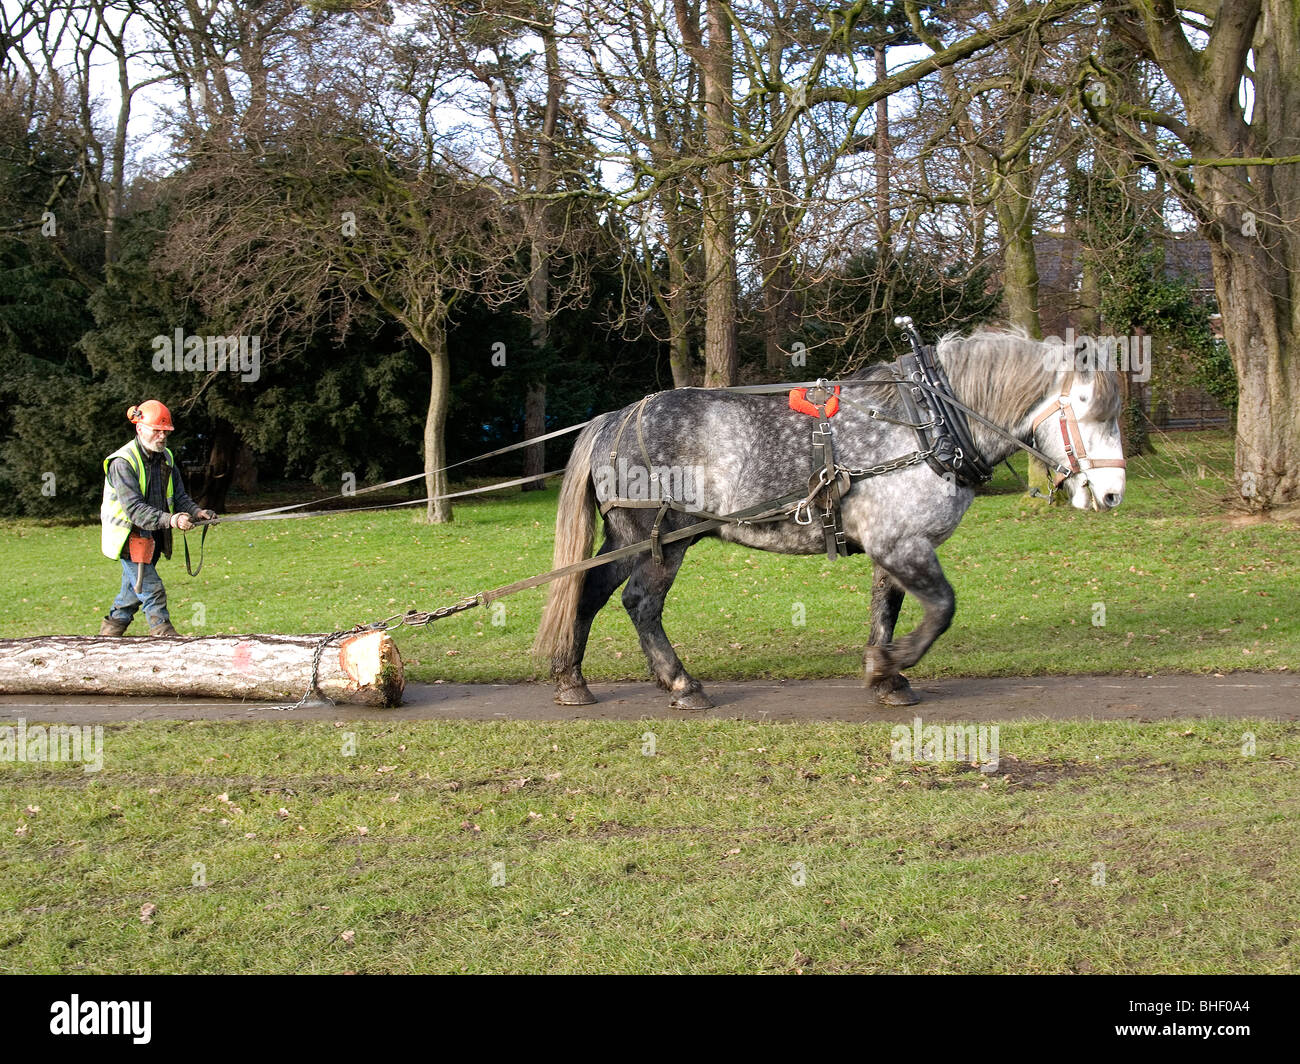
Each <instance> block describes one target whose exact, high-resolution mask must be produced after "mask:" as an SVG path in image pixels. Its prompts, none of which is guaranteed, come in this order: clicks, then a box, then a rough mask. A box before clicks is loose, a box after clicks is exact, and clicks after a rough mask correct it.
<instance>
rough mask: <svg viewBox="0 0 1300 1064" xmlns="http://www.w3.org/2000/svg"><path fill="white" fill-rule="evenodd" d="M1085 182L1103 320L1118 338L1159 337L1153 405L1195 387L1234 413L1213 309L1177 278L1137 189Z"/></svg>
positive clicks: (1232, 385) (1231, 380)
mask: <svg viewBox="0 0 1300 1064" xmlns="http://www.w3.org/2000/svg"><path fill="white" fill-rule="evenodd" d="M1081 179H1082V180H1084V181H1086V182H1087V188H1086V189H1085V190H1083V191H1084V202H1085V203H1086V204H1087V211H1086V223H1087V227H1088V232H1089V237H1088V240H1089V243H1090V244H1091V246H1092V247H1094V248H1097V249H1100V253H1099V254H1098V260H1097V261H1098V267H1099V271H1100V280H1101V316H1102V320H1103V321H1104V322H1105V323H1106V326H1107V327H1108V328H1109V329H1111V330H1113V331H1114V332H1116V333H1118V334H1133V333H1134V332H1136V331H1137V330H1139V329H1140V330H1142V331H1143V332H1144V333H1146V334H1148V335H1150V336H1151V337H1152V351H1153V358H1152V362H1153V365H1152V376H1151V389H1152V395H1153V398H1156V399H1158V398H1159V397H1160V395H1161V393H1163V392H1166V391H1168V390H1169V389H1170V388H1171V387H1173V386H1175V385H1187V384H1192V385H1196V386H1198V387H1201V388H1204V389H1205V390H1206V391H1207V392H1209V393H1210V394H1211V395H1213V396H1214V397H1215V398H1216V399H1218V400H1219V401H1220V402H1221V403H1223V404H1224V406H1226V407H1228V409H1229V410H1232V409H1234V408H1235V407H1236V405H1237V378H1236V374H1235V372H1234V371H1233V368H1232V363H1231V360H1230V359H1229V358H1228V355H1227V350H1226V347H1225V345H1224V344H1223V343H1222V342H1221V341H1218V340H1216V339H1215V337H1214V333H1213V330H1212V329H1211V327H1210V317H1211V315H1212V314H1213V313H1214V312H1215V310H1216V307H1215V305H1214V302H1213V301H1210V300H1204V299H1201V298H1200V297H1199V296H1198V295H1197V294H1196V293H1195V292H1194V291H1193V279H1192V278H1189V277H1185V276H1175V275H1172V274H1171V273H1170V271H1169V269H1168V267H1167V264H1166V256H1165V252H1164V248H1163V247H1162V245H1161V243H1160V242H1159V241H1158V240H1157V239H1156V237H1155V235H1154V234H1153V233H1152V231H1151V229H1150V228H1148V227H1147V226H1146V225H1144V224H1142V223H1141V222H1140V220H1139V218H1138V215H1137V210H1136V207H1135V199H1136V197H1135V195H1134V194H1133V192H1132V190H1131V188H1130V187H1128V186H1127V185H1125V184H1121V183H1120V181H1119V180H1118V179H1113V178H1112V179H1108V178H1102V177H1098V176H1095V175H1092V174H1084V175H1083V176H1082V178H1081Z"/></svg>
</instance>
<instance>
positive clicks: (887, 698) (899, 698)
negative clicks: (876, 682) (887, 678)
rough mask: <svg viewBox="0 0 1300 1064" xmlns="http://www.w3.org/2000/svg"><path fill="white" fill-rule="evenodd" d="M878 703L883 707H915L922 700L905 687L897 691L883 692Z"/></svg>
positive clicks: (878, 697) (877, 699) (879, 695)
mask: <svg viewBox="0 0 1300 1064" xmlns="http://www.w3.org/2000/svg"><path fill="white" fill-rule="evenodd" d="M876 701H877V702H879V703H880V704H881V705H882V706H914V705H916V704H917V703H918V702H919V701H921V700H920V699H919V698H918V697H917V696H916V693H915V692H914V691H913V690H912V689H911V688H910V687H903V688H901V689H899V690H896V691H881V692H880V693H879V694H878V695H877V696H876Z"/></svg>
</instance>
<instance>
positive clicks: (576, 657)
mask: <svg viewBox="0 0 1300 1064" xmlns="http://www.w3.org/2000/svg"><path fill="white" fill-rule="evenodd" d="M606 533H607V534H606V537H605V543H604V545H603V546H602V547H601V548H600V550H598V551H597V552H596V557H600V555H602V554H607V553H608V552H609V551H611V550H614V549H616V547H617V543H616V542H615V537H613V536H612V535H610V534H608V533H609V529H608V526H607V527H606ZM634 560H635V559H634V558H620V559H619V560H618V561H616V562H610V563H609V564H608V565H598V566H596V567H595V568H594V569H589V570H587V573H586V575H585V579H584V580H583V582H582V597H581V598H580V599H579V600H578V615H577V617H576V619H575V620H574V626H573V658H572V661H571V662H570V663H569V664H568V665H567V666H566V667H565V668H563V669H561V670H560V671H557V672H556V673H555V701H556V702H558V703H559V704H560V705H562V706H589V705H591V704H592V703H593V702H595V701H596V699H595V698H594V697H593V696H592V693H591V691H590V690H589V689H588V688H587V680H586V677H584V676H583V675H582V658H583V656H584V655H585V654H586V652H587V639H588V637H589V636H590V635H591V625H592V622H593V621H595V619H596V614H597V613H599V612H600V610H601V607H602V606H604V605H605V603H606V602H608V601H609V596H610V595H612V594H613V593H614V591H615V589H616V588H617V587H618V586H619V584H621V583H622V582H623V581H624V580H626V579H627V576H628V573H630V572H631V571H632V564H633V562H634Z"/></svg>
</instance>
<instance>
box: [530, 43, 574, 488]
mask: <svg viewBox="0 0 1300 1064" xmlns="http://www.w3.org/2000/svg"><path fill="white" fill-rule="evenodd" d="M539 32H540V33H541V35H542V41H543V43H544V49H543V51H544V53H545V56H546V111H545V113H544V114H543V116H542V130H541V136H540V137H539V138H538V142H537V178H536V188H537V191H538V192H539V193H541V194H543V195H546V194H549V193H550V191H551V188H552V185H553V184H554V170H555V151H554V141H555V125H556V122H557V121H558V119H559V114H560V97H561V95H562V94H563V90H564V85H563V80H562V78H561V75H560V57H559V49H558V47H557V46H556V43H555V30H554V26H553V25H547V26H544V27H542V28H541V30H540V31H539ZM532 212H533V239H532V247H531V249H530V254H531V261H530V262H529V266H530V272H529V275H528V322H529V335H530V338H531V340H532V344H533V353H534V356H535V362H536V365H535V367H534V369H533V374H534V376H533V379H532V380H531V381H529V383H528V392H527V394H526V396H525V397H524V438H525V439H531V438H532V437H534V436H541V435H544V434H545V432H546V377H545V374H544V370H543V368H542V362H543V358H544V355H545V350H546V345H547V343H548V342H549V341H550V334H551V246H552V243H553V240H552V234H551V211H550V205H549V203H548V202H547V201H546V200H544V199H539V200H537V201H535V203H534V204H533V207H532ZM544 472H546V444H544V443H539V444H537V445H536V446H534V447H529V448H527V449H526V450H525V451H524V476H526V477H530V476H536V475H537V474H538V473H544ZM545 486H546V485H545V484H544V483H543V482H542V481H540V480H533V481H530V482H528V483H526V484H524V485H523V490H524V491H541V490H542V489H543V488H544V487H545Z"/></svg>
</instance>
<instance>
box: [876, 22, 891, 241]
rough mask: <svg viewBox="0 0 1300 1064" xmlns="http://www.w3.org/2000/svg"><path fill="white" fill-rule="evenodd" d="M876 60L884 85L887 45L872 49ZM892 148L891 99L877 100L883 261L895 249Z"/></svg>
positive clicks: (878, 230)
mask: <svg viewBox="0 0 1300 1064" xmlns="http://www.w3.org/2000/svg"><path fill="white" fill-rule="evenodd" d="M872 52H873V53H875V61H876V82H877V84H879V83H881V82H883V81H884V80H885V79H886V78H887V77H889V66H888V64H887V63H886V61H885V46H884V44H877V45H875V46H874V47H873V48H872ZM890 158H891V148H890V144H889V97H888V96H886V97H884V98H883V99H881V100H877V101H876V151H875V155H874V165H875V170H876V246H877V248H878V249H879V255H880V259H881V261H884V259H885V258H886V257H888V249H890V248H891V247H892V243H891V241H890V238H889V164H890Z"/></svg>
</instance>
